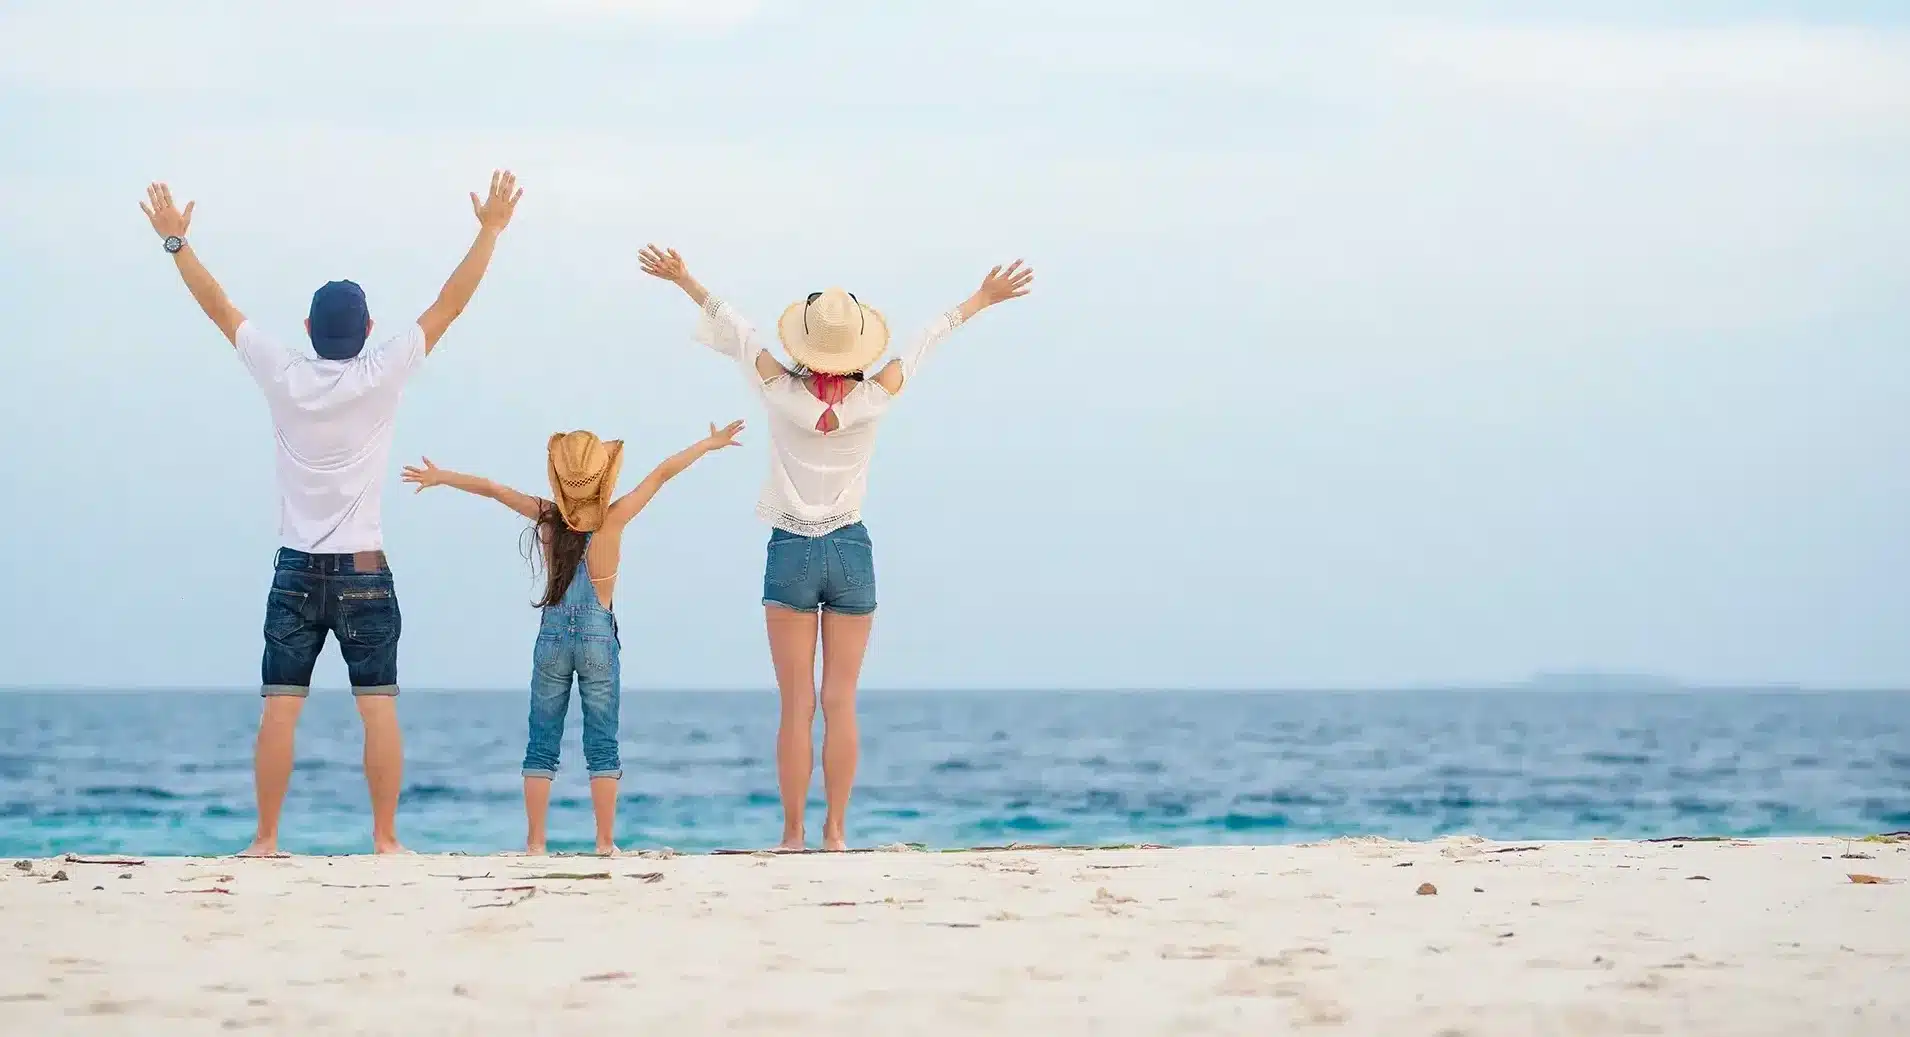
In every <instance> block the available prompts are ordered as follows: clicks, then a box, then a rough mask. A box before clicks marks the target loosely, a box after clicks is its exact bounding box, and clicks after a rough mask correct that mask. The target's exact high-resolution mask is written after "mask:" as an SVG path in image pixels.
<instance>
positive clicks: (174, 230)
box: [139, 184, 245, 345]
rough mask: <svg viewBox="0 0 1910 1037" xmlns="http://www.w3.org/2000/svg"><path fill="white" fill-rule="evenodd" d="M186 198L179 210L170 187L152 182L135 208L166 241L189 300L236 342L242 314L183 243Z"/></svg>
mask: <svg viewBox="0 0 1910 1037" xmlns="http://www.w3.org/2000/svg"><path fill="white" fill-rule="evenodd" d="M194 204H195V203H193V202H187V203H186V208H185V210H184V211H181V210H180V209H179V208H178V207H177V206H175V205H174V204H173V201H172V189H171V188H169V187H167V186H166V185H165V184H152V185H150V186H148V187H147V188H146V200H145V201H143V202H140V203H139V211H141V212H143V213H145V214H146V219H147V221H148V222H150V223H151V224H152V225H153V230H154V231H156V232H158V234H159V236H160V238H162V239H164V241H165V243H166V251H168V252H170V253H172V260H173V264H174V265H175V266H177V267H178V268H179V277H180V279H182V280H184V281H185V282H186V289H187V290H188V291H190V292H191V293H192V298H193V301H195V302H197V303H198V304H199V308H200V309H202V310H204V311H206V316H208V317H211V318H212V323H214V324H217V325H218V326H219V330H220V331H223V332H225V337H226V341H227V342H230V343H232V344H233V345H237V344H238V341H239V325H241V324H244V323H245V314H243V313H240V312H239V310H238V308H237V307H235V306H233V305H232V300H230V299H228V298H226V295H225V289H223V288H221V287H219V282H217V281H215V280H213V279H212V273H211V271H208V270H207V269H206V267H205V264H204V263H201V262H199V257H198V255H197V254H196V253H194V252H193V251H192V246H191V245H189V244H187V243H186V231H187V229H188V228H190V227H191V226H192V207H193V205H194Z"/></svg>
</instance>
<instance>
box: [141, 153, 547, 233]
mask: <svg viewBox="0 0 1910 1037" xmlns="http://www.w3.org/2000/svg"><path fill="white" fill-rule="evenodd" d="M162 186H163V185H162ZM522 197H524V189H523V188H521V187H519V186H517V174H516V173H513V172H511V171H510V170H508V169H504V170H493V171H492V172H491V193H490V195H489V196H488V197H486V198H485V199H483V200H482V201H480V200H478V196H477V192H475V191H473V192H471V211H472V212H474V213H476V214H477V218H478V223H479V225H481V226H482V227H483V228H484V229H485V230H488V231H490V232H492V233H494V234H495V233H497V232H499V231H502V230H503V229H504V228H505V227H508V226H510V224H511V214H513V213H515V212H516V211H517V200H518V199H519V198H522ZM186 211H187V213H188V214H190V213H191V211H192V207H191V206H187V207H186Z"/></svg>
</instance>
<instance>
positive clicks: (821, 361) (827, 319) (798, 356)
mask: <svg viewBox="0 0 1910 1037" xmlns="http://www.w3.org/2000/svg"><path fill="white" fill-rule="evenodd" d="M776 334H777V335H778V336H779V337H781V338H782V340H783V348H784V349H787V350H789V356H790V358H791V359H793V360H795V361H796V362H797V363H799V364H801V365H802V366H804V367H806V368H808V369H810V370H811V371H815V372H817V373H819V374H854V373H855V372H857V371H860V370H863V369H864V368H866V367H868V366H869V365H870V364H873V363H875V361H876V358H878V357H880V356H881V355H882V351H883V350H885V349H887V348H889V322H888V321H886V320H883V319H882V313H881V311H879V310H877V309H876V308H875V307H873V306H865V305H863V304H862V302H861V300H859V299H857V298H856V297H855V296H853V295H850V294H849V293H848V292H845V291H843V290H842V289H840V288H831V289H829V290H828V291H826V292H811V293H809V297H808V298H807V299H804V300H802V301H800V302H794V303H791V304H790V305H789V308H788V309H786V310H784V311H783V315H782V319H780V320H778V321H777V322H776Z"/></svg>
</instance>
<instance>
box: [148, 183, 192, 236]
mask: <svg viewBox="0 0 1910 1037" xmlns="http://www.w3.org/2000/svg"><path fill="white" fill-rule="evenodd" d="M196 204H198V203H196V202H187V203H186V210H185V211H184V212H180V211H179V209H178V207H176V206H174V205H173V203H172V188H170V187H167V186H166V185H165V184H152V185H149V186H148V187H147V188H146V200H145V201H143V202H140V203H139V211H140V212H143V213H145V214H146V219H147V220H148V221H150V222H151V223H152V225H153V230H154V231H156V232H158V234H159V236H160V237H162V238H183V237H185V236H186V228H188V227H190V226H192V207H193V206H194V205H196Z"/></svg>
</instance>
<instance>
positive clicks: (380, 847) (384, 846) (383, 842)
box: [371, 839, 411, 853]
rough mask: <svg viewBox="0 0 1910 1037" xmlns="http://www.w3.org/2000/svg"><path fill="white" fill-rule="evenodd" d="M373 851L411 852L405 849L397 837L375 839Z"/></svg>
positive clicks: (372, 845) (372, 844) (372, 846)
mask: <svg viewBox="0 0 1910 1037" xmlns="http://www.w3.org/2000/svg"><path fill="white" fill-rule="evenodd" d="M371 852H373V853H410V852H411V851H410V850H407V849H405V848H404V846H403V845H401V844H400V843H399V842H398V840H396V839H373V840H372V843H371Z"/></svg>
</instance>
